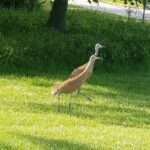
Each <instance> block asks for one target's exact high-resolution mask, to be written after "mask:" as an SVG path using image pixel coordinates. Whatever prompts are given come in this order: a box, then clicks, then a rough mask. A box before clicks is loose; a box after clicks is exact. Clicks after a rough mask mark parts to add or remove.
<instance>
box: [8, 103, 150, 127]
mask: <svg viewBox="0 0 150 150" xmlns="http://www.w3.org/2000/svg"><path fill="white" fill-rule="evenodd" d="M10 107H11V105H10ZM11 109H12V107H11ZM59 110H60V111H59V112H58V105H57V103H37V102H25V103H23V105H20V107H18V108H16V107H14V108H13V111H16V112H19V111H21V112H26V113H31V112H32V113H35V114H38V113H40V114H41V113H46V114H49V113H56V114H66V115H69V116H70V117H77V118H82V119H90V120H93V121H94V120H97V123H102V124H111V125H120V126H125V127H148V126H149V125H150V115H149V112H147V111H145V110H137V109H133V108H126V107H122V106H110V105H109V106H108V105H107V104H98V105H97V104H94V103H93V102H91V103H90V104H84V103H78V102H74V101H72V105H71V110H70V111H69V109H68V103H60V104H59Z"/></svg>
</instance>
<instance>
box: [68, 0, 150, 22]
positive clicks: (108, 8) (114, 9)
mask: <svg viewBox="0 0 150 150" xmlns="http://www.w3.org/2000/svg"><path fill="white" fill-rule="evenodd" d="M69 4H72V5H75V6H80V7H84V8H88V9H93V10H98V11H105V12H109V13H113V14H117V15H122V16H128V13H127V12H128V10H129V8H127V7H123V6H118V5H115V4H107V3H102V2H99V4H96V3H91V4H90V3H88V0H70V1H69ZM142 14H143V10H142V9H139V8H138V9H137V8H132V9H131V17H133V18H137V19H142ZM145 20H150V10H146V12H145Z"/></svg>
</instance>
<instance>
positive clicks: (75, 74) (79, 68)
mask: <svg viewBox="0 0 150 150" xmlns="http://www.w3.org/2000/svg"><path fill="white" fill-rule="evenodd" d="M103 47H104V46H103V45H101V44H100V43H97V44H95V55H96V56H98V50H99V48H103ZM87 64H88V62H87V63H85V64H84V65H82V66H79V67H77V68H75V69H74V70H73V71H72V73H71V74H70V76H69V78H72V77H75V76H77V75H79V74H80V73H82V72H83V71H84V69H85V68H86V66H87ZM91 74H92V71H91V72H90V73H89V74H88V77H87V78H89V77H90V76H91ZM78 94H80V95H82V96H84V97H86V98H87V99H88V100H91V99H90V98H89V97H87V96H86V95H84V94H83V93H81V92H80V88H79V89H78V90H77V95H78Z"/></svg>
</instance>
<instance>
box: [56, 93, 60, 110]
mask: <svg viewBox="0 0 150 150" xmlns="http://www.w3.org/2000/svg"><path fill="white" fill-rule="evenodd" d="M57 99H58V106H57V111H58V112H59V111H60V108H59V107H60V106H59V103H60V94H58V95H57Z"/></svg>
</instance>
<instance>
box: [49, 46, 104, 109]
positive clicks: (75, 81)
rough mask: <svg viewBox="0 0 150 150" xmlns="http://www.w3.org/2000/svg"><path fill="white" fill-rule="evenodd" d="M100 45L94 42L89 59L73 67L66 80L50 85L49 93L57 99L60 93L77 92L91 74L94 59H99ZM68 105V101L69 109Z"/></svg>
mask: <svg viewBox="0 0 150 150" xmlns="http://www.w3.org/2000/svg"><path fill="white" fill-rule="evenodd" d="M102 47H103V46H102V45H100V44H99V43H98V44H96V45H95V54H94V55H92V56H91V57H90V59H89V61H88V62H87V63H86V64H84V65H82V66H80V67H78V68H76V69H74V70H73V72H72V73H71V75H70V76H69V78H68V79H67V80H65V81H63V82H61V83H58V84H55V85H54V86H53V87H52V90H51V94H52V95H53V96H55V95H57V96H58V100H59V95H60V94H61V93H66V94H70V93H72V92H75V91H76V90H78V93H79V89H80V87H81V86H82V84H83V83H84V82H85V81H86V80H87V79H88V78H89V77H90V76H91V74H92V72H93V67H94V63H95V61H96V59H99V57H98V48H102ZM80 94H81V93H80ZM81 95H83V96H85V95H84V94H81ZM85 97H86V96H85ZM86 98H87V99H89V100H90V98H88V97H86ZM70 105H71V104H70V102H69V110H70ZM58 110H59V109H58Z"/></svg>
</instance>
